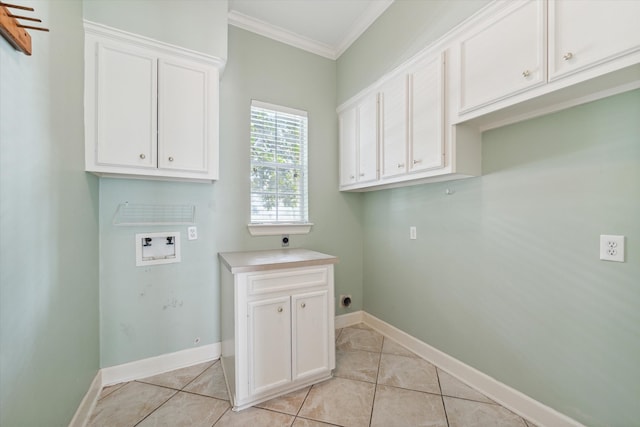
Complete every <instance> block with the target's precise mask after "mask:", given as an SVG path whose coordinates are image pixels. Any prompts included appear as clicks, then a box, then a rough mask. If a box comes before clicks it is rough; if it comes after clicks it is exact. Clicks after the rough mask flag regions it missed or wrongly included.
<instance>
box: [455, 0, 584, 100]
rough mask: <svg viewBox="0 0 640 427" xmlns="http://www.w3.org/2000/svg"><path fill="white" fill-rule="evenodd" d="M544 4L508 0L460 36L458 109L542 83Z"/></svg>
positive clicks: (544, 46) (544, 39)
mask: <svg viewBox="0 0 640 427" xmlns="http://www.w3.org/2000/svg"><path fill="white" fill-rule="evenodd" d="M579 3H580V2H579ZM545 6H546V3H545V2H543V1H538V0H525V1H523V0H518V1H513V2H510V6H509V7H507V8H505V9H504V10H502V11H500V12H499V13H498V14H496V15H495V16H493V17H491V18H490V19H488V20H486V22H483V23H482V24H481V25H478V26H477V27H476V28H475V29H474V30H473V31H472V32H470V33H469V34H466V35H464V36H463V38H462V39H461V40H460V44H459V53H460V82H459V84H460V91H459V94H460V100H459V102H460V104H459V111H460V113H465V112H467V111H470V110H473V109H476V108H479V107H482V106H484V105H487V104H489V103H492V102H495V101H497V100H500V99H502V98H505V97H508V96H511V95H514V94H516V93H519V92H522V91H525V90H528V89H530V88H532V87H535V86H537V85H541V84H544V83H545V81H546V60H545V58H546V51H545V48H546V37H545V34H546V22H545V17H546V12H545Z"/></svg>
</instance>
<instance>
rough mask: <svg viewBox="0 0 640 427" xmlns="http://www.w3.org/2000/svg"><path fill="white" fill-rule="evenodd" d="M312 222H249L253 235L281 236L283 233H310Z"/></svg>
mask: <svg viewBox="0 0 640 427" xmlns="http://www.w3.org/2000/svg"><path fill="white" fill-rule="evenodd" d="M312 226H313V223H312V222H309V223H305V224H297V223H296V224H286V223H282V224H247V228H248V229H249V234H251V235H252V236H280V235H282V234H309V233H310V232H311V227H312Z"/></svg>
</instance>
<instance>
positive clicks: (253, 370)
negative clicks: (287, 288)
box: [248, 296, 291, 394]
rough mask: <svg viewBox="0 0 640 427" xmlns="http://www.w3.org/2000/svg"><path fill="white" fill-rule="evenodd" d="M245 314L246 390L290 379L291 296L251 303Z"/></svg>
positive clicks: (254, 390)
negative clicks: (247, 375) (247, 372)
mask: <svg viewBox="0 0 640 427" xmlns="http://www.w3.org/2000/svg"><path fill="white" fill-rule="evenodd" d="M248 317H249V319H248V320H249V324H248V338H249V348H248V357H249V392H250V393H251V394H259V393H263V392H266V391H269V390H270V389H272V388H276V387H279V386H281V385H283V384H286V383H289V382H291V310H290V297H288V296H287V297H279V298H273V299H266V300H260V301H254V302H250V303H249V307H248Z"/></svg>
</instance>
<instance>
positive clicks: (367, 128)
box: [358, 94, 378, 182]
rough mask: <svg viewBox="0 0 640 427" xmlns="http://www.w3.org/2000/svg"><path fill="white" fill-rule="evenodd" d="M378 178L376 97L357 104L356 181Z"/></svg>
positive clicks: (369, 97) (373, 96) (371, 96)
mask: <svg viewBox="0 0 640 427" xmlns="http://www.w3.org/2000/svg"><path fill="white" fill-rule="evenodd" d="M376 179H378V97H377V96H376V95H375V94H374V95H370V96H368V97H367V98H365V99H364V100H363V101H362V102H361V103H360V104H359V105H358V182H369V181H375V180H376Z"/></svg>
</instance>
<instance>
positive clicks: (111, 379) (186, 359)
mask: <svg viewBox="0 0 640 427" xmlns="http://www.w3.org/2000/svg"><path fill="white" fill-rule="evenodd" d="M220 352H221V346H220V343H219V342H218V343H214V344H208V345H203V346H201V347H194V348H188V349H186V350H181V351H176V352H175V353H167V354H162V355H160V356H155V357H149V358H147V359H141V360H136V361H133V362H129V363H124V364H122V365H117V366H111V367H108V368H102V386H103V387H104V386H108V385H113V384H119V383H122V382H125V381H133V380H137V379H140V378H146V377H150V376H152V375H158V374H163V373H165V372H169V371H173V370H174V369H180V368H186V367H187V366H192V365H197V364H198V363H203V362H207V361H209V360H215V359H219V358H220Z"/></svg>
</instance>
